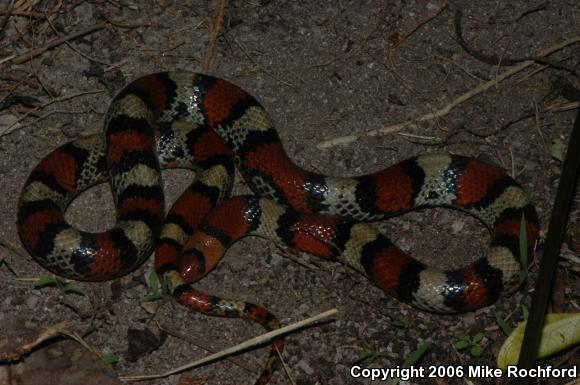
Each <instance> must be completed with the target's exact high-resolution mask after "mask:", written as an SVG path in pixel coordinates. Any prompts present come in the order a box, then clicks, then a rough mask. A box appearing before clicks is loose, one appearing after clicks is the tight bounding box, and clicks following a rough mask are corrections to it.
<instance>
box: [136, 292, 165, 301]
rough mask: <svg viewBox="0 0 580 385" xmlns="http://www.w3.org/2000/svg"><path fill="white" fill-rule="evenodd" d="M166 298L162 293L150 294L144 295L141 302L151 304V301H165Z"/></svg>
mask: <svg viewBox="0 0 580 385" xmlns="http://www.w3.org/2000/svg"><path fill="white" fill-rule="evenodd" d="M165 298H166V296H165V295H164V294H162V293H151V294H146V295H144V296H143V299H142V301H143V302H153V301H160V300H162V299H165Z"/></svg>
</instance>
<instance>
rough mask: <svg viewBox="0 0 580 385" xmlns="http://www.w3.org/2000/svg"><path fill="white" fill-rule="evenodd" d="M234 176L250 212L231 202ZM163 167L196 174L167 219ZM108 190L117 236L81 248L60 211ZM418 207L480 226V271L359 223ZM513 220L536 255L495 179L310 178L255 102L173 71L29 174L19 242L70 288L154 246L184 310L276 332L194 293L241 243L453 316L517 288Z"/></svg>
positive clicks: (434, 163) (470, 171)
mask: <svg viewBox="0 0 580 385" xmlns="http://www.w3.org/2000/svg"><path fill="white" fill-rule="evenodd" d="M234 166H237V167H238V169H239V170H240V172H241V173H242V175H243V176H244V178H245V180H246V181H247V183H248V185H249V186H250V187H251V188H252V189H253V190H254V192H255V193H256V194H257V195H258V196H259V197H258V196H241V197H234V198H230V199H227V198H229V196H230V193H231V187H232V180H233V179H232V178H233V173H234ZM161 168H192V169H194V170H196V171H197V175H196V179H195V181H194V182H193V184H192V185H191V186H190V187H189V188H188V189H187V190H186V191H185V192H184V193H183V195H182V196H181V197H180V199H179V200H178V201H177V202H176V203H175V205H174V206H173V207H172V209H171V210H170V212H169V214H168V215H167V216H166V217H165V214H164V198H163V193H162V189H161V185H160V183H161V176H160V175H161V174H160V169H161ZM107 180H109V181H110V183H111V187H112V190H113V195H114V197H115V203H116V210H117V222H116V225H115V227H114V228H113V229H111V230H109V231H107V232H105V233H100V234H91V233H87V232H83V231H79V230H77V229H75V228H74V227H72V226H71V225H69V224H68V223H67V222H66V221H65V219H64V212H65V210H66V208H67V207H68V205H69V203H70V202H71V201H72V200H73V199H74V198H75V197H76V196H77V195H78V194H79V193H80V192H82V191H84V190H86V189H87V188H88V187H90V186H92V185H94V184H96V183H101V182H104V181H107ZM226 199H227V200H226ZM222 202H223V203H222ZM216 205H217V207H216ZM427 206H447V207H453V208H459V209H461V210H463V211H466V212H468V213H470V214H472V215H474V216H475V217H477V218H479V219H480V220H481V221H482V222H483V223H484V224H485V225H486V226H487V227H488V228H489V229H490V231H491V246H490V249H489V251H488V253H487V254H486V256H484V257H481V258H479V259H477V260H476V261H475V262H473V263H472V264H470V265H469V266H467V267H464V268H461V269H456V270H452V271H440V270H437V269H434V268H431V267H428V266H426V265H425V264H424V263H422V262H419V261H417V260H415V259H414V258H412V257H410V256H408V255H406V254H405V253H404V252H402V251H401V250H400V249H398V248H397V247H396V246H395V245H394V244H393V243H391V242H390V241H389V240H388V239H387V238H386V237H385V236H384V235H382V234H380V233H378V232H377V231H375V230H374V229H372V228H370V227H369V226H367V225H365V224H361V223H359V222H360V221H375V220H380V219H384V218H386V217H389V216H393V215H395V214H399V213H401V212H404V211H409V210H412V209H417V208H421V207H427ZM290 207H291V208H290ZM320 214H324V215H320ZM164 217H165V219H164ZM522 220H523V221H524V223H525V229H526V235H527V241H528V255H529V256H532V255H533V250H534V245H535V243H536V240H537V238H538V218H537V214H536V211H535V209H534V207H533V206H532V205H531V204H530V202H529V200H528V198H527V195H526V194H525V192H524V191H523V190H522V188H521V187H519V185H518V184H517V183H516V182H515V181H514V180H513V179H512V178H511V177H509V176H508V175H506V174H505V173H504V172H503V171H501V170H499V169H497V168H495V167H493V166H490V165H488V164H486V163H483V162H481V161H479V160H476V159H473V158H466V157H462V156H457V155H441V154H437V155H422V156H419V157H415V158H411V159H408V160H405V161H402V162H400V163H398V164H396V165H394V166H391V167H389V168H387V169H385V170H383V171H380V172H377V173H375V174H371V175H366V176H361V177H357V178H336V177H327V176H323V175H318V174H314V173H310V172H307V171H304V170H303V169H301V168H299V167H298V166H296V165H295V164H294V163H293V162H292V161H291V160H290V159H289V158H288V156H287V155H286V153H285V152H284V149H283V147H282V144H281V141H280V139H279V137H278V134H277V133H276V131H275V128H274V126H273V124H272V122H271V121H270V118H269V117H268V115H267V113H266V111H265V110H264V109H263V108H262V106H261V105H260V104H259V103H258V102H257V101H256V99H254V98H253V97H252V96H251V95H249V94H248V93H247V92H245V91H244V90H242V89H240V88H239V87H237V86H235V85H233V84H231V83H229V82H226V81H224V80H221V79H217V78H213V77H210V76H206V75H199V74H192V73H185V72H173V73H158V74H153V75H148V76H145V77H142V78H140V79H137V80H135V81H133V82H132V83H130V84H129V85H128V86H127V87H125V88H124V89H123V90H122V91H121V92H120V93H119V94H118V95H117V96H116V97H115V99H114V100H113V102H112V103H111V107H110V108H109V111H108V112H107V116H106V119H105V133H104V136H101V135H94V136H89V137H84V138H80V139H77V140H75V141H72V142H69V143H67V144H65V145H63V146H61V147H60V148H58V149H57V150H55V151H53V152H52V153H50V154H49V155H48V156H47V157H46V158H45V159H44V160H42V161H41V162H40V163H39V164H38V165H37V166H36V168H35V169H34V170H33V171H32V173H31V175H30V177H29V178H28V180H27V182H26V184H25V186H24V188H23V192H22V195H21V198H20V204H19V211H18V231H19V234H20V237H21V239H22V242H23V244H24V246H25V247H26V249H27V250H28V251H29V252H30V254H31V255H32V256H33V257H34V258H35V259H36V260H37V261H38V262H39V263H40V264H41V265H42V266H44V267H45V268H47V269H48V270H50V271H52V272H54V273H55V274H58V275H61V276H65V277H68V278H72V279H77V280H87V281H101V280H107V279H112V278H115V277H119V276H122V275H124V274H127V273H128V272H130V271H132V270H134V269H136V268H137V267H138V266H139V265H141V264H142V263H143V261H144V260H145V259H146V258H147V257H148V256H149V255H150V254H151V252H152V250H153V248H154V247H156V253H155V254H156V257H155V266H156V270H157V272H158V273H159V274H161V275H163V277H165V279H166V280H167V281H168V282H169V284H170V288H171V290H172V292H173V294H174V296H175V297H176V298H177V299H178V301H179V302H181V303H184V304H185V305H187V306H189V307H191V308H192V309H194V310H197V311H202V312H204V313H209V314H214V315H221V316H229V317H242V318H246V319H251V320H254V321H256V322H259V323H260V324H262V325H263V326H265V327H266V328H267V329H272V328H277V327H278V326H279V324H278V321H277V320H276V319H275V317H274V316H273V315H272V314H271V313H269V312H268V311H267V310H265V309H264V308H261V307H259V306H256V305H252V304H247V303H244V302H237V301H229V300H224V299H220V298H218V297H215V296H212V295H206V294H203V293H201V292H199V291H197V290H195V289H193V288H192V287H191V286H190V285H189V283H191V282H193V281H195V280H197V279H199V278H200V277H202V276H203V275H205V274H206V273H208V272H209V271H211V270H212V269H213V268H214V267H215V266H216V264H217V263H218V262H219V260H220V259H221V257H222V256H223V254H224V253H225V252H226V250H227V249H228V247H229V246H230V245H231V244H232V243H234V242H236V241H237V240H238V239H240V238H242V237H244V236H246V235H258V236H263V237H266V238H269V239H272V240H273V241H275V242H277V243H279V244H282V245H285V246H288V247H293V248H296V249H299V250H301V251H306V252H309V253H312V254H315V255H319V256H323V257H328V258H331V257H332V258H338V259H340V260H341V261H343V262H345V263H347V264H348V265H349V266H351V267H352V268H354V269H355V270H357V271H359V272H361V273H362V274H365V275H366V276H368V277H369V278H370V279H371V280H372V281H373V282H375V283H376V284H377V285H378V286H379V287H381V288H382V289H383V290H385V291H386V292H387V293H388V294H389V295H391V296H393V297H395V298H397V299H399V300H401V301H404V302H407V303H410V304H412V305H414V306H416V307H419V308H421V309H424V310H427V311H432V312H437V313H452V312H460V311H469V310H473V309H477V308H480V307H483V306H487V305H489V304H490V303H492V302H494V301H495V300H496V299H497V298H499V296H500V295H502V294H504V293H507V292H510V291H512V290H513V289H514V288H515V287H517V286H518V285H519V274H520V270H521V266H520V247H519V239H520V233H521V231H520V226H521V223H522ZM192 234H193V235H192ZM277 344H278V345H277V347H278V348H279V349H281V348H282V344H281V342H280V341H278V342H277ZM275 357H276V355H275V354H274V352H273V353H272V355H271V357H270V360H269V361H268V364H267V367H266V369H265V370H264V372H263V373H262V374H261V375H260V377H259V379H258V381H257V383H261V384H263V383H266V382H267V381H268V379H269V376H270V375H271V371H272V368H273V365H274V362H275Z"/></svg>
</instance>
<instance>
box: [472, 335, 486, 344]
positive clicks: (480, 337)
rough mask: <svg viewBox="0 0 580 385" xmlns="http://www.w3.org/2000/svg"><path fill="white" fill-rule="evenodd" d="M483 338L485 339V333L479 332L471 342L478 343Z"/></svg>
mask: <svg viewBox="0 0 580 385" xmlns="http://www.w3.org/2000/svg"><path fill="white" fill-rule="evenodd" d="M482 339H483V333H477V334H476V335H474V336H473V338H472V339H471V342H473V343H474V344H477V343H479V342H481V340H482Z"/></svg>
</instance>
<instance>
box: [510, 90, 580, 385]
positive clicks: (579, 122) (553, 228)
mask: <svg viewBox="0 0 580 385" xmlns="http://www.w3.org/2000/svg"><path fill="white" fill-rule="evenodd" d="M577 94H579V95H578V98H579V99H580V92H577ZM579 148H580V109H579V110H578V112H577V114H576V120H575V121H574V128H573V129H572V135H571V136H570V141H569V143H568V150H567V151H566V157H565V158H564V163H563V164H562V175H561V176H560V182H559V184H558V192H557V193H556V201H555V202H554V208H553V209H552V215H551V216H550V226H549V227H548V235H547V236H546V244H545V247H544V255H543V257H542V260H541V261H540V268H539V274H538V280H537V282H536V287H535V291H534V296H533V298H532V306H531V308H530V316H529V318H528V323H527V326H526V331H525V333H524V340H523V342H522V348H521V350H520V358H519V361H518V367H519V368H523V369H530V368H531V367H532V366H533V365H534V363H535V361H536V358H537V355H538V348H539V345H540V341H541V337H542V328H543V326H544V318H545V314H546V309H547V307H548V301H549V299H550V293H551V292H552V281H553V279H554V273H555V272H556V265H557V261H558V254H559V252H560V246H561V243H562V235H563V234H564V229H565V226H566V219H567V218H568V212H569V211H570V205H571V204H572V198H573V195H574V188H575V186H576V179H577V177H578V169H579V168H580V151H578V149H579ZM530 380H531V379H530V378H525V377H524V378H519V379H518V380H517V381H516V384H517V385H528V384H529V383H530Z"/></svg>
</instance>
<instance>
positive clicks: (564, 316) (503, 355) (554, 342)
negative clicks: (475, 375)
mask: <svg viewBox="0 0 580 385" xmlns="http://www.w3.org/2000/svg"><path fill="white" fill-rule="evenodd" d="M526 323H527V321H524V322H520V323H519V324H518V326H517V327H516V328H515V329H514V331H513V333H512V334H510V335H509V337H508V338H507V339H506V340H505V341H504V343H503V345H502V347H501V349H500V351H499V353H498V355H497V367H498V368H500V369H503V370H505V369H506V367H507V366H508V365H515V364H516V363H517V362H518V360H519V355H520V349H521V346H522V340H523V338H524V330H525V328H526ZM578 344H580V313H559V314H547V315H546V319H545V323H544V328H543V329H542V339H541V341H540V347H539V349H538V358H544V357H547V356H549V355H552V354H554V353H557V352H559V351H562V350H565V349H568V348H570V347H572V346H574V345H578Z"/></svg>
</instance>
